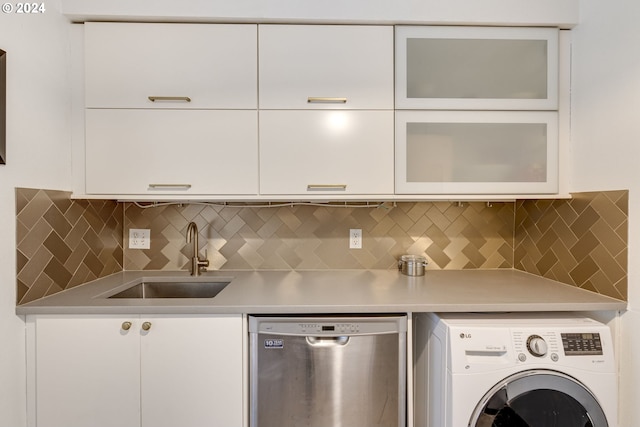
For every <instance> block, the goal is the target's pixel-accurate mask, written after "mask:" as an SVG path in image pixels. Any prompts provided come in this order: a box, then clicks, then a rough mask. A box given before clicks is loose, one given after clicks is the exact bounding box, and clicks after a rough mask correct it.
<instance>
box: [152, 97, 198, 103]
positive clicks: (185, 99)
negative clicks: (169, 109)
mask: <svg viewBox="0 0 640 427" xmlns="http://www.w3.org/2000/svg"><path fill="white" fill-rule="evenodd" d="M148 98H149V101H151V102H156V101H168V102H191V98H189V97H188V96H149V97H148Z"/></svg>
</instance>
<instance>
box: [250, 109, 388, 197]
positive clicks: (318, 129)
mask: <svg viewBox="0 0 640 427" xmlns="http://www.w3.org/2000/svg"><path fill="white" fill-rule="evenodd" d="M260 193H261V194H263V195H296V196H299V195H305V196H320V195H323V196H326V195H331V196H343V195H370V194H386V195H389V194H393V111H346V110H333V111H328V110H322V111H261V112H260Z"/></svg>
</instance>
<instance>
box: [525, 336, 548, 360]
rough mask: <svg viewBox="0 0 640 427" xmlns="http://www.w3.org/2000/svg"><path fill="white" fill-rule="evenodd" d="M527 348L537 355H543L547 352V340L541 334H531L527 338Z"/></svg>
mask: <svg viewBox="0 0 640 427" xmlns="http://www.w3.org/2000/svg"><path fill="white" fill-rule="evenodd" d="M527 349H528V350H529V353H531V354H532V355H534V356H535V357H543V356H544V355H545V354H547V342H546V341H545V340H544V338H542V337H541V336H540V335H531V336H530V337H529V338H528V339H527Z"/></svg>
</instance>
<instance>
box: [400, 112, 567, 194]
mask: <svg viewBox="0 0 640 427" xmlns="http://www.w3.org/2000/svg"><path fill="white" fill-rule="evenodd" d="M395 172H396V177H395V186H396V194H487V195H504V194H510V195H522V194H554V193H557V192H558V121H557V114H556V113H555V112H552V111H537V112H528V111H397V112H396V167H395Z"/></svg>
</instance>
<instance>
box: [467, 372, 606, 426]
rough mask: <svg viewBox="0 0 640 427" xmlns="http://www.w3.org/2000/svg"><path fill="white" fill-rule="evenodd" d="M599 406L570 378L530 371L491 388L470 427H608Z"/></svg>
mask: <svg viewBox="0 0 640 427" xmlns="http://www.w3.org/2000/svg"><path fill="white" fill-rule="evenodd" d="M608 425H609V424H608V423H607V420H606V417H605V415H604V412H603V411H602V408H601V407H600V404H599V403H598V402H597V400H596V398H595V397H594V396H593V394H591V392H590V391H589V390H588V389H587V388H586V387H585V386H583V385H582V384H580V383H579V382H578V381H576V380H575V379H574V378H572V377H570V376H568V375H566V374H563V373H561V372H556V371H548V370H531V371H524V372H520V373H518V374H515V375H512V376H510V377H508V378H506V379H504V380H502V381H500V382H499V383H498V384H497V385H495V386H494V387H493V388H492V389H491V390H489V392H488V393H487V394H486V395H485V396H484V397H483V398H482V400H481V401H480V403H479V404H478V406H477V407H476V409H475V411H474V412H473V415H472V416H471V420H470V422H469V426H470V427H555V426H557V427H608Z"/></svg>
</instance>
